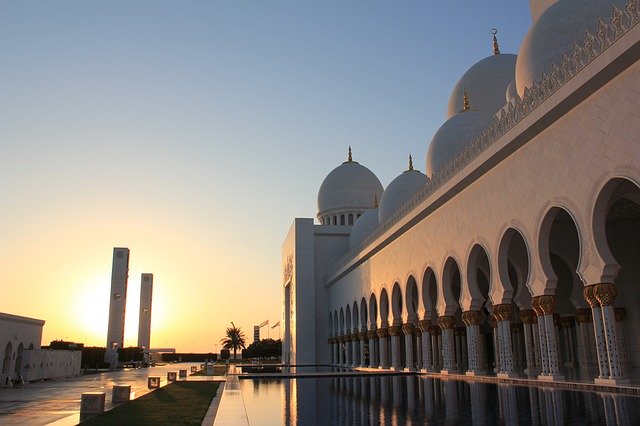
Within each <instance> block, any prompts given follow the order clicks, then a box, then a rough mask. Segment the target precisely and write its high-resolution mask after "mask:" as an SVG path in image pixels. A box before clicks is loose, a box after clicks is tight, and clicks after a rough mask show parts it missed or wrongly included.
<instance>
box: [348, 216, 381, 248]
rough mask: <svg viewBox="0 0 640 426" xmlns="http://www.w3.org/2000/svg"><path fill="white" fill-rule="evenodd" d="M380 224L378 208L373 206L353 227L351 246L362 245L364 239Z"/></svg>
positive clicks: (350, 237) (350, 238)
mask: <svg viewBox="0 0 640 426" xmlns="http://www.w3.org/2000/svg"><path fill="white" fill-rule="evenodd" d="M378 224H379V222H378V209H377V208H373V209H371V210H369V211H366V212H365V213H364V214H363V215H362V216H360V219H358V220H356V223H355V225H353V228H351V235H350V236H349V247H350V248H352V249H354V248H356V247H360V246H361V245H362V243H364V240H366V239H367V237H368V236H369V235H371V233H372V232H373V231H374V230H375V229H376V228H377V227H378Z"/></svg>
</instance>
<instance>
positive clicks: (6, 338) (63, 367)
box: [0, 312, 82, 387]
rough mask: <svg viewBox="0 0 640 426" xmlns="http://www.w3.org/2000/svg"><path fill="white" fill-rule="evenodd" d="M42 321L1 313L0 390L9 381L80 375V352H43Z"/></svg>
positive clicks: (9, 383)
mask: <svg viewBox="0 0 640 426" xmlns="http://www.w3.org/2000/svg"><path fill="white" fill-rule="evenodd" d="M44 323H45V322H44V321H43V320H40V319H35V318H28V317H22V316H18V315H11V314H7V313H2V312H0V350H3V349H4V350H3V352H2V353H1V355H2V356H3V360H2V370H1V373H0V387H7V386H11V381H12V380H17V379H23V380H25V381H31V380H40V379H48V378H57V377H69V376H75V375H78V374H80V361H81V358H82V352H81V351H80V350H55V349H42V346H41V340H42V327H43V326H44Z"/></svg>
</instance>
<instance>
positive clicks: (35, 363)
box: [20, 349, 82, 382]
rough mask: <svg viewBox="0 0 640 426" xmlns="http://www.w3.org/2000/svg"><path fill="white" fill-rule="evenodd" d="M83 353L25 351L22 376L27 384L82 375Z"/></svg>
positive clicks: (42, 350) (48, 350)
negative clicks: (81, 362)
mask: <svg viewBox="0 0 640 426" xmlns="http://www.w3.org/2000/svg"><path fill="white" fill-rule="evenodd" d="M81 359H82V351H64V350H54V349H33V350H25V351H24V354H23V361H22V368H21V369H20V374H21V375H22V378H23V379H24V380H25V381H26V382H30V381H33V380H42V379H53V378H58V377H71V376H77V375H79V374H80V371H81V370H80V361H81Z"/></svg>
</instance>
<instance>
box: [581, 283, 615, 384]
mask: <svg viewBox="0 0 640 426" xmlns="http://www.w3.org/2000/svg"><path fill="white" fill-rule="evenodd" d="M595 287H596V286H595V285H590V286H587V287H585V288H584V290H583V291H582V295H583V297H584V300H585V301H586V302H587V304H588V305H589V307H591V318H592V319H593V334H594V339H595V346H596V354H597V355H598V377H597V378H596V380H600V381H604V382H605V383H606V381H607V380H609V359H608V357H607V343H606V338H605V334H604V326H603V323H602V308H601V306H600V302H599V301H598V299H597V298H596V295H595Z"/></svg>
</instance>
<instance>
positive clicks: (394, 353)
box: [389, 325, 402, 370]
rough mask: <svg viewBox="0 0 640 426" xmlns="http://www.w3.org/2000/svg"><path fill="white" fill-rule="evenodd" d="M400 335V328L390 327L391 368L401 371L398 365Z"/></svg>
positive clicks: (397, 326)
mask: <svg viewBox="0 0 640 426" xmlns="http://www.w3.org/2000/svg"><path fill="white" fill-rule="evenodd" d="M400 334H402V327H401V326H399V325H392V326H391V327H389V335H390V336H391V368H392V369H394V370H402V366H401V365H400Z"/></svg>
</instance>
